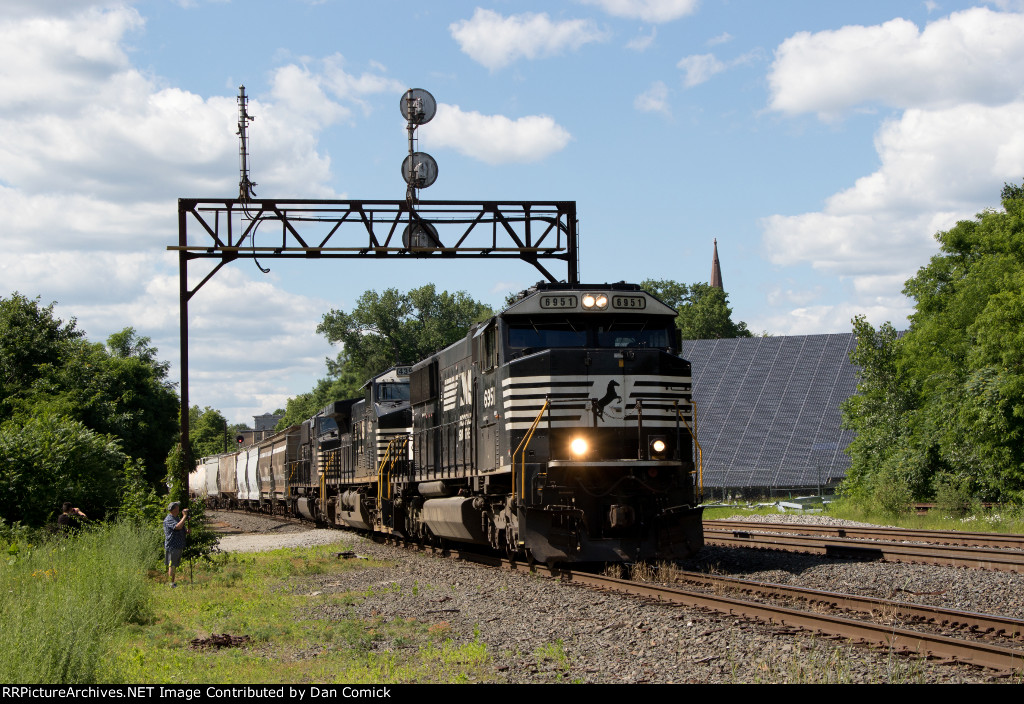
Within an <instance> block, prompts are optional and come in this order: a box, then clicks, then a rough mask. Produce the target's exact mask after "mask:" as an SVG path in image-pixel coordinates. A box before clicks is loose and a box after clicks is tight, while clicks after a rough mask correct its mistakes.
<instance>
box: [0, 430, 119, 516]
mask: <svg viewBox="0 0 1024 704" xmlns="http://www.w3.org/2000/svg"><path fill="white" fill-rule="evenodd" d="M126 462H128V457H127V456H126V455H125V454H124V452H122V451H121V448H120V446H119V443H118V441H117V440H116V439H115V438H113V437H111V436H110V435H101V434H100V433H96V432H94V431H92V430H90V429H89V428H87V427H85V425H84V424H82V423H81V422H79V421H77V420H74V419H72V418H68V417H66V416H57V415H53V414H50V413H41V414H39V415H38V416H36V417H34V418H31V419H29V420H28V421H27V422H24V423H20V422H15V421H8V422H6V423H4V424H3V425H2V426H0V467H2V471H0V516H2V517H3V518H4V520H6V521H10V522H14V521H22V522H23V523H26V524H28V525H33V526H39V525H42V524H44V523H45V522H46V521H47V520H48V519H49V518H50V517H51V516H52V515H53V514H54V513H56V512H58V508H59V506H60V503H61V502H63V501H70V502H72V503H73V504H74V505H75V506H78V507H81V508H82V509H83V510H84V512H85V513H86V515H88V516H89V518H99V517H101V516H102V515H103V514H104V513H105V512H106V511H108V510H111V509H113V508H114V507H116V506H117V505H118V503H119V500H120V493H121V490H122V488H123V484H124V482H123V477H124V475H123V472H124V467H125V464H126Z"/></svg>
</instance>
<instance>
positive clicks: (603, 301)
mask: <svg viewBox="0 0 1024 704" xmlns="http://www.w3.org/2000/svg"><path fill="white" fill-rule="evenodd" d="M594 306H595V307H597V308H600V309H604V308H607V307H608V296H606V295H604V294H603V293H601V294H598V296H597V298H596V299H594Z"/></svg>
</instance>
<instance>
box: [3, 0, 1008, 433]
mask: <svg viewBox="0 0 1024 704" xmlns="http://www.w3.org/2000/svg"><path fill="white" fill-rule="evenodd" d="M241 84H244V85H245V86H246V93H247V94H248V95H249V96H250V103H249V113H250V114H251V115H253V116H254V117H255V119H254V121H253V122H252V123H251V126H250V151H251V159H250V167H251V179H252V180H253V181H255V182H256V184H257V186H256V195H257V197H262V198H310V199H312V198H316V199H331V198H338V199H387V200H394V199H401V198H403V197H404V195H405V183H404V181H403V180H402V178H401V173H400V166H401V162H402V159H403V158H404V157H405V155H406V153H407V149H408V145H407V140H406V133H405V123H404V120H403V118H402V116H401V114H400V111H399V102H400V98H401V96H402V94H403V93H404V91H405V90H406V89H408V88H423V89H426V90H428V91H430V92H431V93H432V94H433V96H434V97H435V99H436V100H437V103H438V110H437V116H436V117H435V118H434V119H433V120H432V121H431V122H430V123H429V124H427V125H424V126H423V127H421V128H420V130H419V139H420V142H419V145H420V149H421V150H422V151H426V152H429V153H430V154H432V155H433V156H434V158H435V159H436V161H437V163H438V166H439V176H438V179H437V182H436V183H435V184H434V185H433V186H431V187H430V188H429V189H425V190H424V191H422V192H421V198H423V199H438V200H486V199H492V200H574V201H576V203H577V213H578V217H579V237H580V239H579V247H580V277H581V279H582V280H583V281H585V282H591V283H602V282H614V281H622V280H625V281H631V282H639V281H641V280H643V279H648V278H654V279H674V280H676V281H681V282H685V283H693V282H698V281H708V280H709V278H710V274H711V256H712V242H713V240H715V239H717V241H718V252H719V256H720V259H721V264H722V273H723V281H724V285H725V289H726V291H727V292H728V294H729V301H730V304H731V305H732V308H733V317H734V319H736V320H743V321H745V322H746V323H747V324H748V326H749V327H750V329H751V330H753V331H755V332H757V333H760V332H767V333H770V334H773V335H787V334H809V333H831V332H849V331H850V329H851V325H850V320H851V318H853V316H855V315H858V314H863V315H866V316H867V318H868V320H870V321H871V322H872V323H874V324H876V325H878V324H881V323H883V322H885V321H891V322H892V323H893V324H894V325H895V326H896V327H897V328H900V329H902V328H905V327H906V325H907V321H906V316H907V315H908V314H909V313H910V312H911V310H912V305H911V302H910V301H909V300H908V299H907V298H905V297H904V296H903V295H902V293H901V291H902V288H903V283H904V282H905V281H906V279H907V278H909V277H910V276H912V275H913V274H914V273H915V272H916V271H917V269H918V268H920V267H921V266H924V265H925V264H927V262H928V260H929V257H931V256H933V255H934V254H935V253H936V252H937V251H938V248H937V245H936V242H935V240H934V235H935V233H936V232H939V231H942V230H945V229H948V228H949V227H951V226H952V225H953V224H954V223H955V222H956V221H958V220H961V219H966V218H971V217H973V216H974V215H975V214H976V213H978V212H981V211H982V210H984V209H986V208H997V207H999V193H1000V190H1001V188H1002V186H1003V184H1004V183H1008V182H1009V183H1018V184H1019V183H1021V181H1022V179H1024V3H1022V2H1018V1H1011V0H1006V1H1004V2H989V3H977V2H950V1H942V0H928V1H925V2H922V1H921V0H907V1H903V0H885V1H873V0H861V1H859V2H841V1H836V2H820V0H779V1H778V2H771V3H767V2H763V0H569V1H567V2H562V3H553V2H513V1H511V0H508V1H506V0H496V1H494V2H489V3H480V2H478V1H477V2H461V1H459V0H449V1H447V2H443V3H410V2H404V1H402V0H394V1H393V2H378V3H366V2H345V1H342V0H275V1H274V2H268V1H264V0H245V2H241V0H235V1H234V2H228V1H225V0H180V1H178V2H171V1H169V0H165V1H157V0H139V1H137V2H89V1H88V0H77V1H73V0H4V3H3V5H2V6H0V210H2V211H3V212H4V214H5V217H4V218H3V220H2V224H0V242H2V254H0V295H3V296H7V295H9V294H10V293H11V292H14V291H18V292H20V293H22V294H24V295H26V296H29V297H32V298H34V297H37V296H38V297H39V298H40V300H41V302H42V303H43V304H48V303H50V302H51V301H55V302H56V303H57V305H56V310H57V312H58V314H59V315H60V316H61V317H63V318H64V319H70V318H75V319H76V320H77V324H78V327H79V328H80V329H82V330H84V331H85V332H86V333H87V335H88V337H89V338H90V339H92V340H96V341H103V340H105V339H106V337H107V336H108V335H110V334H111V333H114V332H117V331H119V330H121V329H123V328H125V327H128V326H131V327H133V328H135V329H136V331H137V332H138V333H139V334H140V335H144V336H148V337H150V338H151V339H152V343H153V344H154V345H155V346H156V347H157V348H158V349H159V357H160V358H161V359H166V360H167V361H169V362H171V365H172V368H171V377H172V378H173V379H174V380H176V381H177V380H178V379H179V375H180V368H179V365H178V357H179V355H178V345H179V342H178V334H179V333H178V329H179V316H178V267H177V256H176V254H174V253H171V252H168V251H167V246H168V245H173V244H176V242H177V199H178V198H182V197H199V198H209V197H228V198H230V197H235V196H237V193H238V180H239V173H238V137H237V136H236V123H237V119H238V118H237V105H236V96H237V93H238V86H239V85H241ZM262 264H263V266H264V267H265V268H267V267H269V269H270V272H269V273H267V274H264V273H262V272H261V271H260V270H259V269H258V268H257V267H256V265H255V264H254V263H253V262H252V261H237V262H234V263H232V264H230V265H228V266H227V267H225V268H223V269H222V270H221V271H220V272H219V273H218V274H217V275H216V276H214V278H213V279H211V280H210V281H209V282H208V283H207V284H206V285H205V286H204V287H203V288H202V289H201V290H200V291H199V292H198V293H197V294H196V296H195V297H194V298H193V299H192V301H191V303H190V317H189V330H190V346H189V367H190V385H189V390H190V398H191V401H192V403H194V404H198V405H199V406H201V407H202V406H211V407H213V408H217V409H219V410H221V411H222V412H223V413H224V414H225V415H226V416H227V417H228V419H229V420H231V421H232V422H251V417H252V416H253V415H256V414H261V413H264V412H269V411H273V410H274V409H275V408H279V407H283V406H284V403H285V400H286V399H287V398H288V397H290V396H294V395H296V394H298V393H301V392H304V391H308V390H309V389H310V388H312V386H313V384H314V383H315V381H316V380H317V379H318V378H320V377H322V376H324V374H325V365H324V359H325V357H327V356H333V355H334V354H336V353H337V350H336V349H333V348H332V347H331V346H330V345H329V344H328V343H327V341H326V340H325V339H324V338H323V337H321V336H319V335H317V333H316V326H317V323H318V322H319V321H320V319H321V317H322V316H323V315H324V313H326V312H328V311H329V310H331V309H341V310H345V311H350V310H351V309H352V306H353V304H354V303H355V301H356V300H357V299H358V298H359V296H360V295H361V294H362V293H363V292H364V291H366V290H370V289H373V290H377V291H382V290H384V289H386V288H391V287H394V288H398V289H399V290H402V291H405V290H409V289H410V288H414V287H418V286H422V285H424V284H428V283H434V284H436V285H437V287H438V288H439V289H444V290H449V291H457V290H461V291H466V292H468V293H469V294H470V295H472V296H473V297H474V298H476V299H478V300H481V301H483V302H485V303H488V304H490V305H492V306H494V307H496V308H498V307H500V306H501V304H502V302H503V301H504V298H505V296H506V295H507V294H508V293H510V292H515V291H520V290H522V289H524V288H526V287H528V286H530V285H531V284H533V283H535V282H536V281H537V280H538V279H540V278H541V276H540V274H539V273H538V272H537V271H536V270H535V269H534V268H533V267H531V266H530V265H528V264H525V263H523V262H518V261H509V262H489V261H488V262H482V261H479V260H472V261H458V262H444V263H438V262H430V261H410V262H395V261H382V262H379V261H367V262H363V261H351V260H335V261H319V262H313V261H296V262H284V261H264V262H262ZM552 268H553V273H555V274H556V275H563V276H564V274H565V272H564V270H563V269H559V268H558V265H557V264H554V265H553V266H552ZM205 273H206V271H205V270H203V269H202V267H201V266H200V265H196V264H194V265H193V266H192V267H191V268H190V279H192V281H191V285H195V283H196V282H197V281H198V277H202V276H204V275H205ZM193 276H194V277H197V278H193ZM408 361H413V360H408Z"/></svg>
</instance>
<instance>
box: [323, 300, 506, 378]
mask: <svg viewBox="0 0 1024 704" xmlns="http://www.w3.org/2000/svg"><path fill="white" fill-rule="evenodd" d="M492 315H494V312H493V311H492V310H491V308H490V307H489V306H486V305H484V304H483V303H480V302H479V301H475V300H473V299H472V298H471V297H470V296H469V294H467V293H465V292H464V291H459V292H457V293H448V292H447V291H441V292H440V293H438V292H437V290H436V289H435V288H434V285H433V284H427V285H426V286H421V287H420V288H417V289H413V290H411V291H409V292H408V293H405V294H402V293H399V291H398V289H394V288H389V289H387V290H386V291H384V292H383V293H377V292H376V291H367V292H366V293H364V294H363V295H362V296H360V297H359V300H358V301H357V303H356V307H355V308H354V309H353V310H352V312H351V313H345V312H344V311H341V310H332V311H330V312H329V313H327V314H326V315H324V317H323V321H322V322H321V323H320V325H319V326H317V332H319V333H321V334H323V335H324V336H326V337H327V339H328V341H329V342H331V343H332V344H341V345H342V350H341V352H339V353H338V356H337V358H336V359H334V360H328V362H327V370H328V373H329V375H330V379H331V381H332V382H333V381H336V380H340V381H343V383H344V384H345V388H346V389H349V390H351V389H352V388H353V386H355V385H356V384H358V386H355V388H356V389H358V388H359V387H361V386H362V384H363V383H364V382H365V381H366V380H367V379H368V378H370V377H371V376H373V375H374V374H379V373H380V372H382V371H384V370H385V369H387V368H388V367H391V366H394V365H396V364H411V363H413V362H416V361H418V360H420V359H422V358H423V357H426V356H428V355H430V354H432V353H433V352H435V351H437V350H439V349H441V348H443V347H447V346H448V345H450V344H452V343H453V342H455V341H457V340H458V339H460V338H462V337H464V336H465V334H466V332H467V331H468V330H469V327H470V325H472V324H473V323H475V322H478V321H481V320H484V319H486V318H488V317H490V316H492ZM350 397H351V396H350Z"/></svg>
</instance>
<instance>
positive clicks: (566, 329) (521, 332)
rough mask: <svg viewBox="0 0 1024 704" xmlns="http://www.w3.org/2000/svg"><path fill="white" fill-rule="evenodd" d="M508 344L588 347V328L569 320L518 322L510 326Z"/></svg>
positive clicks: (513, 346)
mask: <svg viewBox="0 0 1024 704" xmlns="http://www.w3.org/2000/svg"><path fill="white" fill-rule="evenodd" d="M508 346H509V347H512V348H523V347H586V346H587V329H586V328H585V327H577V326H573V325H572V324H570V323H569V322H568V321H565V322H563V323H539V324H536V325H535V324H533V323H526V324H521V323H517V324H514V325H510V326H509V328H508Z"/></svg>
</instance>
